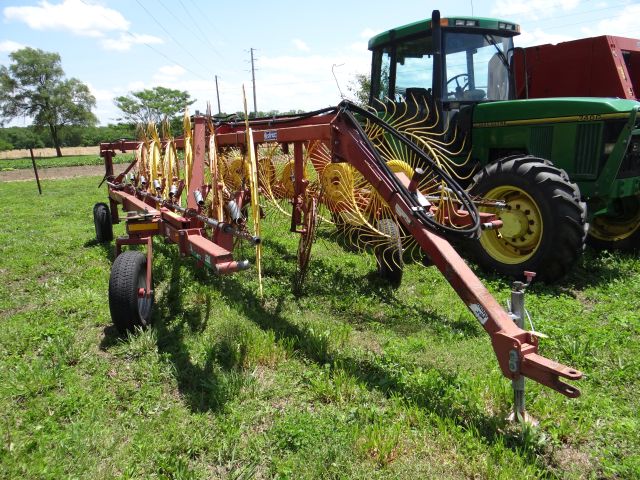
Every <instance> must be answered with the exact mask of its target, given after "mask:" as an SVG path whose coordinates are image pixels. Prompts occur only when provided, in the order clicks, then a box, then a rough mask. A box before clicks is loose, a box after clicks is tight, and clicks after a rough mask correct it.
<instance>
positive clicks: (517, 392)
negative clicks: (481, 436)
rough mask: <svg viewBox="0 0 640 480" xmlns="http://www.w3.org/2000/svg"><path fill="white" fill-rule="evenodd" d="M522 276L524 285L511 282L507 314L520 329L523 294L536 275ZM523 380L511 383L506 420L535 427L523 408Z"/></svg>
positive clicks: (520, 378)
mask: <svg viewBox="0 0 640 480" xmlns="http://www.w3.org/2000/svg"><path fill="white" fill-rule="evenodd" d="M524 276H525V278H526V279H527V282H526V283H523V282H519V281H516V282H513V285H512V287H511V288H512V290H511V305H510V312H509V313H510V315H511V318H513V321H514V322H515V323H516V325H518V327H520V328H522V329H524V317H525V315H526V311H525V308H524V292H525V290H526V289H527V287H528V286H529V285H531V281H532V280H533V278H534V277H535V276H536V274H535V272H524ZM524 380H525V377H524V376H523V375H520V376H519V377H518V378H517V379H515V380H512V381H511V386H512V388H513V412H512V413H511V414H510V415H509V417H508V418H507V419H508V420H509V421H511V422H518V423H527V424H529V425H532V426H536V425H538V422H537V420H535V419H534V418H533V417H532V416H531V415H529V414H528V413H527V410H526V408H525V404H524V391H525V389H524Z"/></svg>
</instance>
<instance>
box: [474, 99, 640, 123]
mask: <svg viewBox="0 0 640 480" xmlns="http://www.w3.org/2000/svg"><path fill="white" fill-rule="evenodd" d="M638 109H640V102H636V101H634V100H622V99H616V98H576V97H563V98H541V99H529V100H511V101H505V102H486V103H480V104H478V105H476V107H475V109H474V114H473V125H474V127H503V126H510V125H513V126H515V125H533V124H542V123H556V122H580V121H583V122H585V121H598V120H605V119H616V118H619V119H621V118H628V117H629V114H630V113H631V112H632V111H633V110H638Z"/></svg>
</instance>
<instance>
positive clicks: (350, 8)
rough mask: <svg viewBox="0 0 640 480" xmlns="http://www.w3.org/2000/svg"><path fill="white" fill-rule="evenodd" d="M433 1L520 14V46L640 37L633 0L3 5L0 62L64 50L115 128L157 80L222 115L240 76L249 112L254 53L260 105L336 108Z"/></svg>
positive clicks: (465, 9) (24, 0)
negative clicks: (382, 38) (124, 106)
mask: <svg viewBox="0 0 640 480" xmlns="http://www.w3.org/2000/svg"><path fill="white" fill-rule="evenodd" d="M434 8H440V10H441V12H442V15H443V16H454V15H471V14H472V13H473V14H474V15H476V16H486V17H499V18H504V19H507V20H512V21H515V22H517V23H519V24H520V25H521V31H522V35H520V37H517V38H516V45H518V46H527V45H534V44H541V43H557V42H560V41H564V40H571V39H575V38H580V37H587V36H594V35H602V34H610V35H620V36H627V37H637V38H640V30H638V29H637V26H636V25H637V19H638V18H640V2H638V1H637V0H636V1H632V0H604V1H603V0H473V1H472V0H464V1H458V0H449V1H447V2H437V3H436V2H426V1H417V0H415V1H414V0H396V1H389V0H384V1H379V0H368V1H362V0H356V1H344V0H343V1H334V0H322V1H319V2H310V1H289V0H281V1H280V0H272V1H270V2H258V1H251V0H245V1H244V2H229V1H226V2H221V1H213V0H209V1H206V0H0V64H3V65H8V64H9V61H10V60H9V54H10V52H11V51H14V50H16V49H18V48H21V47H24V46H30V47H33V48H40V49H42V50H45V51H50V52H58V53H59V54H60V55H61V57H62V66H63V68H64V70H65V73H66V74H67V76H68V77H76V78H78V79H80V80H81V81H83V82H84V83H86V84H87V85H89V87H90V88H91V90H92V92H93V94H94V95H95V97H96V99H97V108H96V110H95V113H96V114H97V116H98V118H99V120H100V122H101V123H102V124H107V123H110V122H114V121H115V120H116V119H117V118H118V116H119V112H118V110H117V108H116V107H115V106H114V104H113V98H114V97H116V96H118V95H124V94H126V93H127V92H129V91H132V90H140V89H144V88H151V87H154V86H157V85H162V86H165V87H169V88H177V89H180V90H187V91H188V92H189V93H190V94H191V96H192V98H195V99H197V102H196V103H195V104H194V106H193V107H192V109H193V110H195V109H200V110H204V109H205V108H206V102H207V101H210V102H211V104H212V106H213V108H214V111H215V110H216V94H215V82H214V75H218V82H219V88H220V102H221V107H222V110H223V111H227V112H234V111H238V110H241V109H242V97H241V88H242V84H243V83H244V84H245V85H246V88H247V93H248V101H249V108H251V106H252V97H251V90H250V89H251V73H250V63H249V59H250V54H249V49H250V48H255V49H256V51H255V57H256V62H255V64H256V68H257V70H256V86H257V106H258V109H259V110H263V111H266V110H271V109H277V110H280V111H285V110H289V109H303V110H314V109H318V108H323V107H326V106H329V105H335V104H337V103H338V102H339V101H340V95H341V91H342V93H343V94H348V86H349V84H350V82H351V81H352V79H353V77H354V75H355V74H356V73H366V72H367V71H368V69H369V65H370V57H369V52H368V51H367V48H366V45H367V40H368V39H369V38H370V37H371V36H373V35H374V34H375V33H378V32H380V31H383V30H387V29H390V28H393V27H396V26H399V25H403V24H406V23H410V22H413V21H416V20H420V19H423V18H427V17H429V16H430V15H431V11H432V10H433V9H434ZM634 23H635V25H634ZM332 68H333V70H334V72H335V75H336V78H337V81H338V84H339V87H338V85H336V79H335V78H334V76H333V74H332ZM29 123H30V121H29V119H22V120H19V121H15V122H13V124H16V125H23V124H29Z"/></svg>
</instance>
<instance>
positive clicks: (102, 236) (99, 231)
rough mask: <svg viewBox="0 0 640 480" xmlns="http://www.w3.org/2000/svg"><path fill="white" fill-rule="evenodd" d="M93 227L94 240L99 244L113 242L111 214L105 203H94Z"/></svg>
mask: <svg viewBox="0 0 640 480" xmlns="http://www.w3.org/2000/svg"><path fill="white" fill-rule="evenodd" d="M93 225H94V226H95V227H96V240H98V242H100V243H105V242H110V241H111V240H113V225H112V224H111V212H110V211H109V206H108V205H107V204H106V203H96V204H95V205H94V206H93Z"/></svg>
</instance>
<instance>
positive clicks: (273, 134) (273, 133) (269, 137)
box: [264, 130, 278, 142]
mask: <svg viewBox="0 0 640 480" xmlns="http://www.w3.org/2000/svg"><path fill="white" fill-rule="evenodd" d="M277 140H278V131H277V130H267V131H265V132H264V141H265V142H276V141H277Z"/></svg>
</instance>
